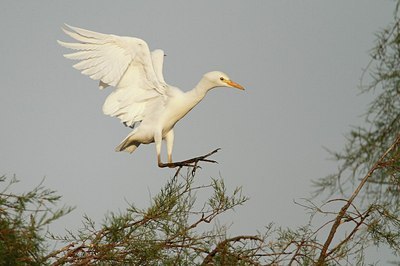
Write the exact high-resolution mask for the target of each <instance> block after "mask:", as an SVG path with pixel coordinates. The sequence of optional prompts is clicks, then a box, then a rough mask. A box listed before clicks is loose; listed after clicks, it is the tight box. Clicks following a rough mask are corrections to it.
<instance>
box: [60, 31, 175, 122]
mask: <svg viewBox="0 0 400 266" xmlns="http://www.w3.org/2000/svg"><path fill="white" fill-rule="evenodd" d="M66 27H67V28H66V29H63V30H64V32H65V33H66V34H67V35H69V36H70V37H72V38H74V39H75V40H77V41H79V43H67V42H61V41H58V42H59V44H60V45H62V46H64V47H67V48H70V49H73V50H76V51H75V52H74V53H71V54H66V55H65V57H66V58H69V59H73V60H80V62H78V63H77V64H75V65H74V68H76V69H78V70H80V71H81V72H82V74H84V75H87V76H89V77H90V78H92V79H94V80H99V81H100V82H99V87H100V88H101V89H103V88H105V87H107V86H114V87H116V90H115V91H114V92H113V93H111V95H110V96H108V98H107V100H106V102H105V103H104V106H103V111H104V113H105V114H107V115H111V116H115V117H118V118H119V119H121V121H122V122H124V123H126V124H128V125H133V123H134V122H136V121H140V120H142V119H143V118H144V116H145V113H146V105H147V103H148V102H149V101H152V100H154V99H155V98H162V99H165V98H166V97H167V96H166V95H167V93H166V90H167V88H168V87H167V86H166V84H165V82H164V78H163V75H162V64H163V57H164V53H163V52H162V51H161V50H159V51H155V52H154V53H153V54H150V50H149V47H148V45H147V44H146V42H145V41H143V40H141V39H138V38H132V37H120V36H116V35H111V34H102V33H98V32H94V31H89V30H85V29H81V28H77V27H72V26H68V25H66ZM160 51H161V52H160ZM161 53H162V56H161V57H160V54H161Z"/></svg>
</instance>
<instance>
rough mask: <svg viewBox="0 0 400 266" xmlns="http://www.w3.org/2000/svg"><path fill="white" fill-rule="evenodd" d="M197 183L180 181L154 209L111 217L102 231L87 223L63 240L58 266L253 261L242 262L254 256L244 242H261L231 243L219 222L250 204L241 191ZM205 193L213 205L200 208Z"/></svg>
mask: <svg viewBox="0 0 400 266" xmlns="http://www.w3.org/2000/svg"><path fill="white" fill-rule="evenodd" d="M180 179H181V180H180ZM193 179H194V176H192V175H187V176H185V177H183V176H182V177H178V176H175V177H174V178H172V179H171V180H170V181H169V182H167V184H166V185H165V186H164V188H163V189H161V191H160V192H159V193H158V194H157V195H156V196H155V197H154V198H153V199H152V203H151V205H150V207H148V208H145V209H139V208H137V207H135V206H133V205H130V206H129V208H128V209H127V210H126V211H125V212H124V213H119V214H115V213H111V214H110V215H108V216H107V217H106V219H105V222H104V223H103V225H101V227H100V228H99V229H97V228H96V226H95V224H94V223H93V222H92V221H91V220H90V219H86V221H85V223H84V228H83V229H82V230H80V231H79V233H78V234H77V235H74V234H71V235H70V236H69V237H62V238H59V239H62V240H63V241H65V242H66V243H67V246H66V249H64V250H63V251H61V252H59V253H56V254H54V255H53V259H54V260H55V264H56V265H57V264H63V263H72V264H87V263H90V264H99V265H102V264H103V263H107V264H121V263H125V264H131V265H192V264H193V263H197V264H201V263H202V262H204V263H205V264H207V263H208V262H213V263H217V265H218V263H223V264H221V265H226V264H225V263H228V262H229V263H231V262H232V263H234V264H237V263H239V262H240V263H242V262H243V263H245V261H246V260H253V259H252V258H246V260H244V259H243V257H241V256H243V254H247V253H248V252H250V251H249V250H248V249H247V248H246V245H239V242H240V243H243V241H247V240H248V241H250V242H251V241H258V238H257V237H256V236H238V237H236V238H234V239H229V238H227V236H226V228H225V227H223V226H218V224H217V223H215V219H216V217H217V216H219V215H220V214H222V213H224V212H226V211H228V210H232V209H233V208H235V207H236V206H238V205H242V204H243V203H244V202H246V201H247V198H246V197H244V196H242V195H241V189H240V188H236V189H235V190H234V191H233V192H232V194H231V195H228V194H227V192H226V187H225V184H224V182H223V180H222V179H219V180H216V179H213V180H212V181H211V183H210V184H208V185H202V186H197V187H196V186H194V185H193V182H194V180H193ZM205 190H209V192H211V196H210V198H209V200H208V201H207V202H206V203H205V204H200V206H198V205H199V204H197V205H196V200H197V198H196V194H197V193H198V192H200V191H205ZM209 226H211V228H209V229H206V228H207V227H209ZM200 227H202V228H204V232H201V231H200V230H199V228H200ZM68 243H69V244H68ZM70 243H75V244H74V245H70ZM212 247H214V248H212ZM240 263H239V265H240Z"/></svg>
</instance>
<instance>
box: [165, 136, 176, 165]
mask: <svg viewBox="0 0 400 266" xmlns="http://www.w3.org/2000/svg"><path fill="white" fill-rule="evenodd" d="M165 142H166V143H167V155H168V163H172V148H173V146H174V130H173V129H171V130H170V131H169V132H168V133H167V134H166V135H165Z"/></svg>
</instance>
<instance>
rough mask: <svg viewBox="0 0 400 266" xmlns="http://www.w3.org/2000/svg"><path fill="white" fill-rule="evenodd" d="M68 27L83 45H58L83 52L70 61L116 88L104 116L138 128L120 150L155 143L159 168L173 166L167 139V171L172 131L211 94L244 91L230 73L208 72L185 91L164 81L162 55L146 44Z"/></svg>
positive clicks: (134, 39) (129, 150) (160, 51)
mask: <svg viewBox="0 0 400 266" xmlns="http://www.w3.org/2000/svg"><path fill="white" fill-rule="evenodd" d="M68 27H69V29H70V30H64V31H65V33H66V34H68V35H69V36H71V37H72V38H74V39H76V40H78V41H79V42H80V43H65V42H59V43H60V44H61V45H63V46H65V47H67V48H71V49H74V50H79V51H78V52H75V53H72V54H67V55H65V56H66V57H67V58H70V59H76V60H81V61H80V62H79V63H77V64H75V65H74V67H75V68H77V69H79V70H81V71H82V73H83V74H85V75H88V76H90V77H91V78H92V79H96V80H99V81H100V84H99V86H100V88H101V89H103V88H105V87H107V86H114V87H116V90H115V91H113V92H112V93H111V94H110V95H109V96H108V97H107V99H106V101H105V103H104V105H103V112H104V113H105V114H107V115H110V116H114V117H117V118H119V119H120V120H121V122H123V123H124V124H125V125H127V126H130V127H133V131H132V132H131V133H130V134H129V135H128V136H127V137H126V138H125V139H124V140H123V141H122V142H121V143H120V144H119V145H118V146H117V148H116V150H117V151H127V152H133V151H135V149H136V148H137V147H138V146H139V145H140V144H149V143H152V142H155V143H156V150H157V159H158V165H159V166H165V165H168V164H163V163H162V162H161V157H160V154H161V143H162V140H165V141H166V144H167V153H168V162H169V165H168V166H173V164H172V148H173V141H174V132H173V128H174V126H175V124H176V123H177V122H178V121H179V120H180V119H181V118H183V117H184V116H185V115H186V114H187V113H188V112H189V111H190V110H192V109H193V107H195V106H196V105H197V104H198V103H199V102H200V101H201V100H202V99H203V98H204V96H205V95H206V94H207V92H208V91H209V90H210V89H212V88H215V87H222V86H225V87H235V88H239V89H243V87H242V86H240V85H239V84H237V83H235V82H233V81H231V80H230V79H229V77H228V76H227V75H226V74H224V73H222V72H219V71H213V72H209V73H206V74H205V75H204V76H203V78H202V79H201V80H200V82H199V83H198V84H197V86H196V87H195V88H194V89H192V90H190V91H188V92H182V91H181V90H180V89H178V88H176V87H173V86H170V85H168V84H166V83H165V81H164V77H163V74H162V67H163V60H164V52H163V51H162V50H155V51H153V52H151V53H150V50H149V48H148V46H147V44H146V43H145V42H144V41H143V40H141V39H138V38H131V37H120V36H115V35H108V34H101V33H97V32H93V31H88V30H84V29H80V28H76V27H71V26H68Z"/></svg>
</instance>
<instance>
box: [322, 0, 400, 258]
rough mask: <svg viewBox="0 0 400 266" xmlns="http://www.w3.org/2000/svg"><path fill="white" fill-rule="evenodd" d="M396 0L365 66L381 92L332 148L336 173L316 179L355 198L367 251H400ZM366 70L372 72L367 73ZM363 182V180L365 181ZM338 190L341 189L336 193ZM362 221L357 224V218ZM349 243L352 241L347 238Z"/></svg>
mask: <svg viewBox="0 0 400 266" xmlns="http://www.w3.org/2000/svg"><path fill="white" fill-rule="evenodd" d="M399 3H400V1H398V4H397V7H396V10H395V13H394V19H393V23H391V24H390V25H389V26H388V27H387V28H386V29H384V30H382V31H381V32H380V33H378V34H377V42H376V45H375V48H374V49H373V50H372V51H371V58H372V59H371V61H370V63H369V65H368V67H367V69H365V71H364V74H363V77H362V83H365V82H366V80H368V85H364V84H363V85H362V86H361V89H362V91H363V92H364V93H374V94H376V95H377V96H376V97H375V98H374V100H373V101H372V102H371V104H370V105H369V106H368V110H367V112H366V114H365V124H364V125H363V126H359V127H355V128H354V129H353V130H351V132H350V133H349V134H348V135H347V142H346V145H345V148H344V150H343V151H342V152H331V154H332V155H333V157H334V159H336V160H337V161H339V163H340V167H339V171H338V173H336V174H334V175H331V176H328V177H326V178H322V179H319V180H317V181H316V182H315V183H314V185H315V186H316V188H317V190H316V193H315V194H316V195H321V194H322V193H323V192H328V194H329V195H330V196H331V195H337V194H339V195H341V196H343V197H349V196H350V195H354V193H355V192H354V191H355V190H354V189H355V187H357V186H358V187H359V186H360V184H361V187H360V190H361V189H362V190H361V192H360V193H358V191H357V192H356V194H355V195H356V196H357V198H356V199H354V200H353V199H352V202H351V204H352V205H353V211H354V213H353V214H349V213H348V212H347V215H350V217H351V218H352V219H355V218H356V219H358V220H356V224H358V222H359V221H362V224H360V225H359V226H357V230H356V232H355V234H354V238H353V239H352V242H354V243H356V244H357V245H358V246H359V247H362V248H363V249H364V248H365V247H367V246H369V245H371V244H374V245H381V244H384V245H386V246H388V247H390V248H391V249H392V251H393V252H394V254H395V255H397V256H398V255H400V233H399V232H400V216H399V213H400V212H399V211H400V172H399V170H400V147H399V145H400V144H399V142H400V17H399V9H398V8H399ZM367 74H370V75H369V76H367ZM364 182H365V183H364ZM338 192H339V193H338ZM357 221H358V222H357ZM349 242H350V241H349Z"/></svg>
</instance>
